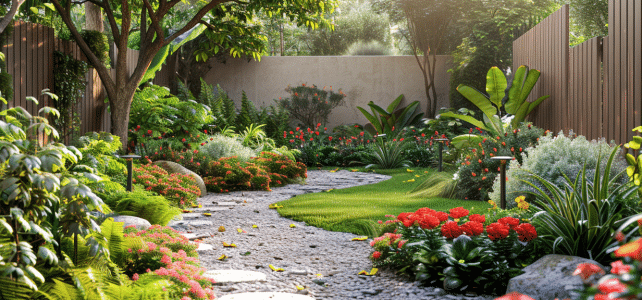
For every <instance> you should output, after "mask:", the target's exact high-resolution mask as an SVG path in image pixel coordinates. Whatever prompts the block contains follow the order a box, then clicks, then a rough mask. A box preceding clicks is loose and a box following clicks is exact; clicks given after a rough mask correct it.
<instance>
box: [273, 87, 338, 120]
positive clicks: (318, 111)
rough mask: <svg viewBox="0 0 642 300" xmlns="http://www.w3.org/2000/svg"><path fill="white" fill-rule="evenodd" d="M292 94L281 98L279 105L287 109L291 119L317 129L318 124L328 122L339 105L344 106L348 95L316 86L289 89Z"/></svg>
mask: <svg viewBox="0 0 642 300" xmlns="http://www.w3.org/2000/svg"><path fill="white" fill-rule="evenodd" d="M286 91H287V92H288V93H290V97H288V98H282V99H281V98H279V100H278V101H277V103H278V104H279V106H281V107H283V108H285V109H286V110H287V111H288V112H289V113H290V117H292V118H293V119H297V120H298V121H299V122H300V123H299V124H301V126H303V127H310V128H312V127H315V125H317V124H325V123H327V122H328V118H329V117H330V113H332V110H333V109H334V108H336V107H337V106H339V105H343V104H344V102H345V101H344V98H345V97H346V95H345V94H344V93H343V92H342V91H341V90H339V92H338V93H335V92H334V91H332V86H330V89H329V91H327V90H326V87H323V89H320V88H318V87H317V86H316V85H312V86H306V85H305V84H302V85H300V86H295V87H289V86H288V88H287V89H286Z"/></svg>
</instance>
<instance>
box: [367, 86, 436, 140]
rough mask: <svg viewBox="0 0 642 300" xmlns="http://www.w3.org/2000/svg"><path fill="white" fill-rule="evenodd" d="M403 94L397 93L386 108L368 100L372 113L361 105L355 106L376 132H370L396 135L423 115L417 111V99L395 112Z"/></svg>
mask: <svg viewBox="0 0 642 300" xmlns="http://www.w3.org/2000/svg"><path fill="white" fill-rule="evenodd" d="M403 98H404V96H403V94H401V95H399V97H397V99H395V101H392V103H390V105H388V107H387V108H386V109H383V108H382V107H380V106H379V105H376V104H375V103H374V102H372V101H370V102H368V106H370V109H371V111H372V114H371V113H369V112H368V111H366V110H365V109H363V108H362V107H359V106H357V108H358V109H359V111H361V113H362V114H363V115H364V116H365V117H366V118H367V119H368V121H370V123H371V124H372V126H373V127H374V130H375V131H376V132H370V133H371V134H373V135H374V134H382V133H385V134H386V135H387V136H388V137H390V136H396V135H397V134H398V133H399V132H401V129H402V128H404V127H406V126H410V125H412V124H415V123H417V122H418V121H419V120H421V118H422V117H423V116H424V114H423V113H418V114H415V113H416V112H417V110H418V109H419V101H414V102H412V103H410V105H408V106H406V108H405V109H404V110H403V111H402V112H401V113H396V112H397V111H398V110H400V109H397V107H399V104H400V103H401V101H402V100H403Z"/></svg>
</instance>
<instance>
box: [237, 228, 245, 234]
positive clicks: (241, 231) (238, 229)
mask: <svg viewBox="0 0 642 300" xmlns="http://www.w3.org/2000/svg"><path fill="white" fill-rule="evenodd" d="M236 231H238V232H239V233H247V231H245V230H243V229H241V228H237V229H236Z"/></svg>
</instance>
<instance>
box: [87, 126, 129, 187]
mask: <svg viewBox="0 0 642 300" xmlns="http://www.w3.org/2000/svg"><path fill="white" fill-rule="evenodd" d="M75 144H76V146H77V147H78V150H80V153H82V155H83V156H82V159H81V160H80V163H81V164H85V165H88V166H91V167H92V168H96V169H97V170H98V172H100V173H103V174H105V175H107V176H109V177H110V179H111V180H113V181H116V182H122V183H125V182H126V176H127V167H126V166H125V164H124V163H122V162H121V161H120V160H118V159H117V158H116V157H115V156H114V154H115V153H116V152H118V151H119V150H120V149H121V148H122V144H121V142H120V137H118V136H116V135H112V134H110V133H108V132H100V133H97V132H88V133H86V134H85V135H84V136H81V137H80V138H78V140H77V141H75Z"/></svg>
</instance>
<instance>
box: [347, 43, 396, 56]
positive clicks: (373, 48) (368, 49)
mask: <svg viewBox="0 0 642 300" xmlns="http://www.w3.org/2000/svg"><path fill="white" fill-rule="evenodd" d="M391 53H392V51H391V49H390V47H388V46H386V45H384V44H382V43H380V42H378V41H374V40H373V41H370V42H364V41H356V42H354V43H353V44H352V45H350V47H348V50H347V51H346V53H345V55H390V54H391Z"/></svg>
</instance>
